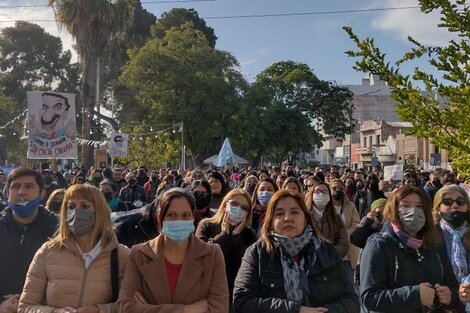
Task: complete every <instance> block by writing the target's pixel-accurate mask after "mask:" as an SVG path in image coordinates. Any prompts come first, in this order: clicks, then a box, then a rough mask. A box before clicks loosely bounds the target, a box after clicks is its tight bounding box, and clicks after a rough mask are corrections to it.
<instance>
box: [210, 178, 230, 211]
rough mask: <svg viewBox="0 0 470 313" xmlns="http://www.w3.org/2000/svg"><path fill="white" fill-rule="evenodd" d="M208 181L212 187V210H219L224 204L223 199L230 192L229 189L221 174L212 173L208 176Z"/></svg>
mask: <svg viewBox="0 0 470 313" xmlns="http://www.w3.org/2000/svg"><path fill="white" fill-rule="evenodd" d="M207 181H208V182H209V184H210V186H211V193H212V197H211V205H210V207H211V209H217V208H218V207H219V206H220V203H221V202H222V199H223V198H224V197H225V195H226V194H227V192H228V191H229V187H228V185H227V183H226V182H225V179H224V176H222V174H220V173H219V172H211V173H209V175H207Z"/></svg>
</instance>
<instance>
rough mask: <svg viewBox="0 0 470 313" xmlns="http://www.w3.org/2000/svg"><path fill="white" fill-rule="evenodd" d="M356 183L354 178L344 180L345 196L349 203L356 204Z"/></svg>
mask: <svg viewBox="0 0 470 313" xmlns="http://www.w3.org/2000/svg"><path fill="white" fill-rule="evenodd" d="M356 192H357V189H356V182H355V181H354V177H346V178H345V179H344V194H345V195H346V197H348V199H349V201H352V202H353V203H354V197H355V196H356Z"/></svg>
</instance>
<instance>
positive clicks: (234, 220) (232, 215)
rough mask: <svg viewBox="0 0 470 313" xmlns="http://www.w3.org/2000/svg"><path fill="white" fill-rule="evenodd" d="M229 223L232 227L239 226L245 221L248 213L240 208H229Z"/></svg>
mask: <svg viewBox="0 0 470 313" xmlns="http://www.w3.org/2000/svg"><path fill="white" fill-rule="evenodd" d="M226 211H227V214H228V222H229V223H230V225H237V224H238V223H240V222H241V221H243V220H244V219H245V218H246V216H247V215H248V213H247V212H246V211H245V210H243V209H242V208H240V207H238V206H228V207H227V209H226Z"/></svg>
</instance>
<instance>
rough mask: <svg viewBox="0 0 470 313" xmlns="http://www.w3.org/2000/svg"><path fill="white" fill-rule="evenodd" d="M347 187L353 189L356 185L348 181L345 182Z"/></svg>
mask: <svg viewBox="0 0 470 313" xmlns="http://www.w3.org/2000/svg"><path fill="white" fill-rule="evenodd" d="M346 187H348V188H349V189H354V188H355V187H356V184H355V183H349V184H347V186H346Z"/></svg>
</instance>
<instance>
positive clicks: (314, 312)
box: [299, 306, 328, 313]
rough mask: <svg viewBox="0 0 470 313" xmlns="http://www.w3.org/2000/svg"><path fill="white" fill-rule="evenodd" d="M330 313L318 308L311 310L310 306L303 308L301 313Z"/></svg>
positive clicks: (325, 309)
mask: <svg viewBox="0 0 470 313" xmlns="http://www.w3.org/2000/svg"><path fill="white" fill-rule="evenodd" d="M326 312H328V309H327V308H323V307H317V308H310V307H308V306H301V307H300V311H299V313H326Z"/></svg>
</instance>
